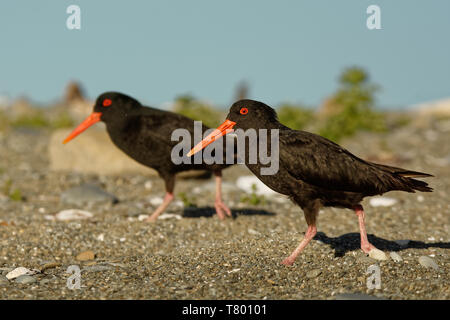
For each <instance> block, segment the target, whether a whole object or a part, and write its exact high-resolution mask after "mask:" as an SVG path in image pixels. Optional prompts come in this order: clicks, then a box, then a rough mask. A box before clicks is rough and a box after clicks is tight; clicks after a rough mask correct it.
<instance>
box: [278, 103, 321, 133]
mask: <svg viewBox="0 0 450 320" xmlns="http://www.w3.org/2000/svg"><path fill="white" fill-rule="evenodd" d="M277 114H278V120H279V121H280V122H281V123H282V124H284V125H285V126H287V127H289V128H291V129H294V130H301V129H303V128H304V127H305V126H307V125H308V124H309V123H310V122H311V121H312V120H314V114H313V112H312V111H311V110H308V109H305V108H303V107H301V106H297V105H293V104H289V103H285V104H282V105H281V106H280V107H279V108H278V110H277Z"/></svg>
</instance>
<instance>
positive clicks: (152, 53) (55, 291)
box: [0, 0, 450, 299]
mask: <svg viewBox="0 0 450 320" xmlns="http://www.w3.org/2000/svg"><path fill="white" fill-rule="evenodd" d="M373 4H375V5H378V6H379V8H380V10H381V15H380V23H381V29H373V30H371V29H369V28H368V27H367V19H368V18H370V16H371V15H372V14H373V13H369V14H368V13H367V8H368V7H369V6H370V5H373ZM71 5H77V6H78V7H79V9H80V29H73V30H71V29H69V28H68V27H67V24H66V23H67V20H68V19H69V20H70V21H72V22H73V20H71V18H70V17H71V15H72V14H73V13H67V12H66V10H67V8H68V7H69V6H71ZM449 17H450V2H449V1H448V0H433V1H417V0H396V1H388V0H376V1H373V0H371V1H366V0H346V1H334V0H321V1H312V0H311V1H298V0H296V1H294V0H292V1H287V0H281V1H263V0H258V1H256V0H246V1H237V0H227V1H211V0H208V1H206V0H191V1H181V0H177V1H175V0H173V1H162V0H161V1H137V0H136V1H106V0H96V1H88V0H70V1H66V0H58V1H54V0H40V1H25V0H16V1H11V0H10V1H6V0H2V1H1V2H0V298H3V299H12V298H19V299H21V298H27V299H30V298H63V299H65V298H93V299H98V298H101V299H108V298H118V299H123V298H137V299H141V298H150V299H161V298H170V299H174V298H175V299H178V298H179V299H185V298H188V299H192V298H194V299H197V298H199V299H203V298H206V299H241V298H243V299H266V298H268V299H308V298H314V299H317V298H320V299H329V298H331V297H333V296H337V295H339V294H340V293H344V294H345V293H349V292H350V293H355V292H359V293H360V292H365V293H367V294H370V295H378V296H380V297H382V298H388V299H449V297H450V291H449V286H448V283H449V279H448V275H449V274H450V272H449V271H450V270H449V266H450V264H449V261H450V260H449V255H448V248H449V234H450V233H449V223H448V222H449V219H448V215H449V213H450V204H449V201H448V199H449V194H448V193H449V190H450V179H449V178H450V143H449V141H450V59H449V57H450V41H448V38H449V34H450V19H449ZM104 91H120V92H123V93H125V94H128V95H131V96H133V97H134V98H136V99H137V100H139V101H140V102H141V103H142V104H144V105H147V106H152V107H156V108H161V109H166V110H171V111H174V112H179V113H182V114H184V115H186V116H188V117H191V118H193V119H196V120H202V121H204V123H205V124H206V125H208V126H216V125H218V124H219V123H221V122H222V121H223V120H224V118H225V116H226V114H227V111H228V108H229V107H230V105H231V104H232V103H233V102H234V101H235V100H237V99H242V98H250V99H255V100H260V101H263V102H265V103H266V104H268V105H270V106H272V107H273V108H275V109H276V110H277V113H278V116H279V120H280V121H281V122H282V123H284V124H285V125H287V126H289V127H291V128H293V129H303V130H307V131H311V132H315V133H318V134H320V135H323V136H325V137H327V138H329V139H331V140H333V141H335V142H338V143H339V144H341V145H343V146H344V147H346V148H347V149H349V150H350V151H351V152H352V153H354V154H356V155H358V156H360V157H362V158H364V159H367V160H371V161H374V162H378V163H384V164H388V165H394V166H398V167H404V168H407V169H410V170H416V171H423V172H427V173H430V174H433V175H434V176H435V177H434V178H429V179H427V182H428V183H430V186H432V187H433V188H434V190H435V191H434V192H433V193H426V194H425V193H420V194H408V193H404V192H391V193H389V194H388V195H383V196H382V197H376V198H372V199H370V200H369V199H367V200H364V203H363V205H364V207H365V208H366V209H367V212H368V215H367V216H368V219H367V230H368V232H369V240H370V241H371V242H373V243H374V245H376V246H377V247H378V248H379V249H380V250H383V251H385V252H386V253H387V252H388V251H391V255H390V257H391V258H389V260H388V261H382V262H376V263H380V266H381V268H382V270H383V271H382V275H383V280H382V283H383V288H382V290H375V291H374V290H369V289H367V287H366V274H367V272H366V268H367V267H368V266H369V265H370V264H373V263H374V261H375V260H373V259H371V258H369V257H366V256H365V255H364V254H363V252H362V251H361V250H359V247H360V240H359V234H358V233H357V230H358V227H357V221H356V218H355V216H354V214H353V213H350V211H348V210H347V211H346V210H339V209H334V208H324V209H323V210H321V211H320V219H319V221H320V232H321V234H320V235H318V236H317V237H316V239H315V240H314V241H312V243H311V244H310V245H309V247H308V249H307V250H305V253H304V255H303V254H302V257H301V259H298V261H297V262H296V264H295V265H294V266H293V268H294V269H291V268H284V267H282V266H281V265H280V263H279V262H280V261H281V260H282V258H284V257H285V256H286V255H287V253H289V252H290V251H292V249H293V248H294V246H296V245H297V244H298V243H297V239H299V238H300V237H301V232H302V231H303V230H305V228H306V223H305V221H304V219H303V217H302V215H301V211H300V209H299V208H298V207H297V206H296V205H294V204H292V203H291V202H290V201H289V199H287V198H286V197H284V196H282V195H280V194H277V193H275V192H273V191H272V190H270V189H268V188H267V187H265V186H264V185H263V184H262V183H260V182H259V180H258V179H257V178H256V177H254V176H253V175H252V174H251V172H249V171H248V170H247V169H246V167H245V166H233V167H231V168H229V169H226V170H224V173H223V178H224V182H223V184H222V187H223V193H224V196H223V198H224V201H225V202H226V204H227V205H228V206H229V207H230V208H232V210H233V215H234V219H227V220H226V221H219V220H218V219H216V218H213V217H214V208H213V201H214V189H215V187H214V181H212V179H211V177H210V176H208V175H205V174H204V173H201V172H200V173H196V174H192V173H187V174H184V175H182V176H181V177H180V178H182V179H179V180H178V182H177V186H176V191H175V195H176V199H177V200H176V201H174V202H173V203H172V204H171V205H170V206H169V208H168V209H167V210H166V213H167V214H163V215H161V216H160V219H159V220H158V221H157V223H155V224H145V223H143V220H145V218H146V217H148V214H150V213H151V212H153V211H154V210H155V208H157V207H158V206H159V204H161V203H162V201H163V197H164V185H163V181H162V180H161V179H160V178H158V177H157V176H156V172H155V171H154V170H152V169H149V168H146V167H144V166H142V165H140V164H138V163H136V162H135V161H134V160H132V159H130V158H128V157H127V156H126V155H125V154H124V153H122V152H121V151H119V150H118V149H117V148H116V147H115V146H114V145H113V144H112V142H111V141H110V139H109V136H108V135H107V133H106V130H105V128H104V125H103V124H102V123H99V124H96V125H95V126H92V127H91V128H89V130H87V131H85V132H84V133H83V134H82V135H80V136H78V137H77V138H76V139H74V140H73V141H71V142H70V143H69V144H67V145H63V144H62V141H63V139H64V138H65V137H66V136H67V135H68V133H69V132H70V131H71V130H73V128H74V127H75V126H76V125H77V124H78V123H80V122H81V121H82V120H83V119H84V118H85V117H86V116H88V115H89V114H90V113H91V111H92V107H93V103H94V101H95V98H96V97H97V96H98V95H100V94H101V93H102V92H104ZM192 218H194V219H192ZM375 235H376V236H375ZM397 252H398V253H399V254H400V255H401V256H400V255H399V254H396V255H392V253H397ZM402 259H403V260H402ZM401 261H404V262H401ZM406 263H407V264H406ZM74 264H76V265H80V267H81V268H82V271H83V273H82V276H83V288H82V290H68V289H67V288H66V281H67V274H66V273H65V270H67V267H68V266H69V265H74ZM17 267H26V268H29V269H33V270H38V271H39V272H38V273H36V274H33V275H32V276H30V275H25V277H22V278H21V277H17V279H16V280H13V279H10V278H8V279H7V278H6V275H7V274H8V273H9V272H12V271H13V270H15V268H17ZM193 270H195V271H194V272H193ZM292 270H294V271H292ZM439 270H440V271H439ZM363 298H364V297H363Z"/></svg>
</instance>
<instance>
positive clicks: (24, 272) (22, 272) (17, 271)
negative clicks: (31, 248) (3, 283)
mask: <svg viewBox="0 0 450 320" xmlns="http://www.w3.org/2000/svg"><path fill="white" fill-rule="evenodd" d="M31 274H33V272H32V271H31V270H30V269H27V268H25V267H18V268H15V269H14V270H12V271H10V272H8V273H7V274H6V278H7V279H8V280H12V279H15V278H17V277H20V276H23V275H31Z"/></svg>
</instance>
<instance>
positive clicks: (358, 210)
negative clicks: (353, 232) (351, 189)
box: [354, 205, 376, 253]
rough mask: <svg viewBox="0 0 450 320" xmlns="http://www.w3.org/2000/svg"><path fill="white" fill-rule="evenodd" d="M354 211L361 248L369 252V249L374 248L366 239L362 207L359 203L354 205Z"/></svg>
mask: <svg viewBox="0 0 450 320" xmlns="http://www.w3.org/2000/svg"><path fill="white" fill-rule="evenodd" d="M354 210H355V213H356V215H357V216H358V222H359V230H360V233H361V249H362V251H364V252H365V253H369V251H370V250H372V249H376V248H375V247H374V246H373V245H372V244H371V243H370V242H369V240H368V239H367V232H366V225H365V223H364V216H365V215H364V209H363V207H362V206H361V205H357V206H355V209H354Z"/></svg>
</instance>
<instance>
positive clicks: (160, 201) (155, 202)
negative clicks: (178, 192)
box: [149, 197, 164, 206]
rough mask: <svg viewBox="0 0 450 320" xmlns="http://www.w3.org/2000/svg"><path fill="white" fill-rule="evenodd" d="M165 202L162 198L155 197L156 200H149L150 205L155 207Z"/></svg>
mask: <svg viewBox="0 0 450 320" xmlns="http://www.w3.org/2000/svg"><path fill="white" fill-rule="evenodd" d="M163 201H164V200H163V199H162V198H159V197H154V198H151V199H150V200H149V202H150V204H151V205H153V206H159V205H160V204H162V203H163Z"/></svg>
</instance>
